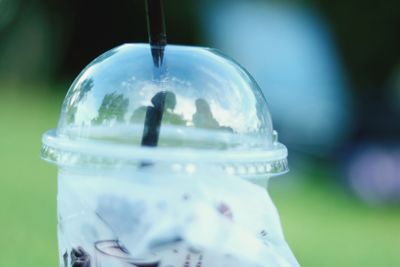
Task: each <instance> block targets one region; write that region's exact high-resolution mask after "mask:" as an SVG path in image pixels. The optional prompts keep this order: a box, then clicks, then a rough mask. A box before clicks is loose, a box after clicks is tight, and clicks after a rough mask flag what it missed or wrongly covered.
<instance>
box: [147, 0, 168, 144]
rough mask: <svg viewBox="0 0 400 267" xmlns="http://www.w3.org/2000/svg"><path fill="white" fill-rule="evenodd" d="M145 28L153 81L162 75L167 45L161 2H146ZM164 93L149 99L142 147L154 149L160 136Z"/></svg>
mask: <svg viewBox="0 0 400 267" xmlns="http://www.w3.org/2000/svg"><path fill="white" fill-rule="evenodd" d="M146 13H147V28H148V33H149V43H150V48H151V54H152V57H153V62H154V68H155V71H154V73H155V76H156V77H154V78H155V80H156V81H160V80H161V77H162V75H163V73H162V72H163V66H162V64H163V60H164V49H165V46H166V45H167V34H166V32H165V18H164V9H163V0H146ZM165 96H166V92H163V91H161V92H159V93H157V94H156V95H155V96H153V98H152V99H151V103H152V104H153V106H149V107H147V111H146V118H145V122H144V130H143V137H142V146H149V147H156V146H157V145H158V139H159V136H160V127H161V121H162V117H163V113H164V104H165Z"/></svg>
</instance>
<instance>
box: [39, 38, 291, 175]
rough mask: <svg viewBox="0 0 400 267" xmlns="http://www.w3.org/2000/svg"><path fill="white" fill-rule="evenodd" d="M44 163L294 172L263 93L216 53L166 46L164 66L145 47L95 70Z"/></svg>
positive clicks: (90, 69)
mask: <svg viewBox="0 0 400 267" xmlns="http://www.w3.org/2000/svg"><path fill="white" fill-rule="evenodd" d="M42 157H43V158H44V159H45V160H48V161H50V162H54V163H57V164H58V165H61V166H66V165H67V166H77V165H82V166H86V165H109V166H121V165H125V164H134V165H140V164H141V163H143V162H159V161H160V162H171V163H181V162H186V163H190V162H192V163H201V162H204V163H216V164H221V165H223V166H225V168H226V169H227V170H228V171H229V172H238V173H241V174H243V175H245V174H249V175H257V174H259V175H265V174H269V175H274V174H279V173H282V172H285V171H286V170H287V164H286V157H287V150H286V148H285V146H283V145H282V144H280V143H278V142H277V136H276V133H275V132H274V131H273V127H272V121H271V117H270V113H269V111H268V107H267V103H266V100H265V98H264V96H263V95H262V93H261V91H260V89H259V87H258V85H257V84H256V82H255V81H254V80H253V79H252V78H251V76H250V75H249V74H248V73H247V72H246V71H245V70H244V69H243V68H242V67H240V66H239V65H238V64H237V63H235V62H234V61H232V60H231V59H229V58H227V57H225V56H223V55H221V54H220V53H219V52H217V51H216V50H213V49H207V48H199V47H186V46H167V47H166V49H165V54H164V63H163V65H162V67H160V68H157V67H155V66H154V64H153V59H152V56H151V49H150V47H149V45H145V44H126V45H122V46H120V47H117V48H115V49H112V50H110V51H108V52H106V53H105V54H103V55H101V56H100V57H98V58H97V59H95V60H94V61H93V62H92V63H90V64H89V66H87V67H86V68H85V69H84V70H83V71H82V73H81V74H80V75H79V76H78V77H77V79H76V80H75V81H74V83H73V84H72V86H71V88H70V89H69V92H68V94H67V96H66V98H65V100H64V104H63V107H62V111H61V117H60V120H59V124H58V128H57V129H56V130H51V131H49V132H47V133H46V134H45V135H44V137H43V148H42Z"/></svg>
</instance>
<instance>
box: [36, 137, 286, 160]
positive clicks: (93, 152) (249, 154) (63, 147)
mask: <svg viewBox="0 0 400 267" xmlns="http://www.w3.org/2000/svg"><path fill="white" fill-rule="evenodd" d="M42 142H43V148H52V149H55V150H57V151H60V152H62V151H65V152H69V153H76V154H82V155H88V156H97V157H105V158H110V159H115V160H137V161H146V160H148V161H154V162H183V163H188V162H195V163H232V164H235V163H246V162H247V163H256V162H272V161H279V160H284V159H286V158H287V155H288V152H287V149H286V147H285V146H284V145H282V144H280V143H276V144H274V145H273V147H271V148H270V149H260V150H255V149H248V150H216V149H194V148H165V147H156V148H152V147H141V146H135V145H125V144H111V143H105V142H99V141H90V140H85V141H80V140H72V139H69V138H66V137H62V136H58V135H57V134H56V130H50V131H47V132H46V133H45V134H44V135H43V138H42ZM42 158H43V159H44V160H49V159H48V158H47V157H46V156H45V155H43V153H42ZM49 161H50V162H52V160H49ZM54 163H57V162H54Z"/></svg>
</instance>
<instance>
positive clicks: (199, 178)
mask: <svg viewBox="0 0 400 267" xmlns="http://www.w3.org/2000/svg"><path fill="white" fill-rule="evenodd" d="M163 68H165V69H164V71H163V75H162V77H161V78H160V76H159V75H158V73H156V72H155V69H154V65H153V61H152V56H151V52H150V48H149V45H141V44H126V45H122V46H120V47H117V48H115V49H112V50H110V51H108V52H106V53H105V54H103V55H101V56H100V57H98V58H97V59H95V60H94V61H93V62H92V63H90V64H89V65H88V66H87V67H86V68H85V69H84V70H83V71H82V73H81V74H80V75H79V76H78V77H77V79H76V80H75V81H74V83H73V84H72V86H71V88H70V89H69V91H68V94H67V96H66V98H65V100H64V104H63V106H62V110H61V116H60V120H59V124H58V127H57V129H56V130H50V131H48V132H47V133H45V134H44V136H43V147H42V157H43V159H45V160H46V161H49V162H51V163H54V164H56V165H57V166H58V169H59V174H58V218H59V220H58V224H59V227H58V229H59V234H58V239H59V255H60V266H63V267H71V266H72V267H79V266H84V267H87V266H92V267H93V266H96V267H98V266H101V267H117V266H121V267H122V266H138V267H141V266H160V267H161V266H164V267H167V266H188V267H189V266H196V267H200V266H205V267H214V266H215V267H216V266H231V267H232V266H241V267H243V266H249V267H250V266H264V265H263V264H262V262H264V261H265V260H267V262H269V263H268V264H275V265H271V266H297V262H296V260H295V259H294V257H293V255H292V254H291V252H290V249H289V248H288V246H287V244H286V242H285V241H284V238H283V234H282V231H281V228H280V222H279V217H278V215H277V212H276V209H275V207H274V206H273V204H272V202H271V201H270V198H269V196H268V194H267V192H266V191H265V186H266V184H267V181H268V178H269V177H272V176H276V175H279V174H283V173H285V172H287V170H288V168H287V160H286V158H287V150H286V148H285V146H284V145H282V144H280V143H279V142H278V140H277V134H276V132H274V131H273V126H272V121H271V117H270V114H269V111H268V108H267V103H266V100H265V98H264V97H263V95H262V93H261V91H260V89H259V88H258V86H257V84H256V82H255V81H254V80H253V79H252V78H251V76H250V75H249V74H248V73H247V72H246V71H245V70H244V69H243V68H242V67H240V66H239V65H238V64H237V63H235V62H234V61H232V60H231V59H229V58H227V57H226V56H223V55H222V54H221V53H219V52H218V51H216V50H212V49H207V48H198V47H185V46H167V47H166V50H165V55H164V65H163ZM155 77H157V78H155ZM160 93H162V94H163V95H164V97H165V103H164V105H163V110H162V119H161V127H160V128H159V129H157V131H158V140H157V146H154V147H144V146H142V141H143V137H144V136H146V135H148V134H149V132H148V131H150V130H151V131H152V130H154V129H150V130H149V127H148V123H149V120H150V119H149V114H151V112H152V110H153V109H154V108H155V105H156V104H155V102H154V101H155V98H156V97H157V95H159V94H160ZM150 122H151V120H150ZM255 184H256V185H255ZM285 264H286V265H285ZM265 266H267V265H265ZM268 266H270V265H268Z"/></svg>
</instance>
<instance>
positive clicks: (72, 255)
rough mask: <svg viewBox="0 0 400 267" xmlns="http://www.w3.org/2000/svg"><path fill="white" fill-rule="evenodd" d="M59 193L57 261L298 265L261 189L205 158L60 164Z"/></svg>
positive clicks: (199, 266)
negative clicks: (118, 165) (129, 165)
mask: <svg viewBox="0 0 400 267" xmlns="http://www.w3.org/2000/svg"><path fill="white" fill-rule="evenodd" d="M156 166H157V167H156ZM58 197H59V200H60V201H59V202H58V212H59V248H60V261H61V266H65V267H70V266H72V267H79V266H84V267H89V266H96V267H97V266H99V267H100V266H102V267H117V266H154V267H157V266H159V267H181V266H188V267H226V266H231V267H234V266H235V267H269V266H274V267H295V266H299V265H298V263H297V261H296V259H295V258H294V256H293V254H292V252H291V250H290V248H289V247H288V245H287V244H286V241H285V239H284V236H283V233H282V229H281V226H280V220H279V216H278V213H277V211H276V208H275V206H274V204H273V203H272V200H271V199H270V197H269V195H268V193H267V192H266V191H265V188H262V187H259V186H257V185H255V184H252V183H250V182H249V181H247V180H244V179H241V178H240V177H238V176H233V175H228V174H226V172H223V171H222V170H221V169H220V168H217V167H210V166H209V165H208V164H206V165H201V164H200V165H199V164H198V165H187V166H182V168H177V166H167V165H164V166H160V165H157V164H156V165H155V166H152V167H151V168H142V169H139V170H138V169H136V170H129V169H125V170H123V169H121V170H119V171H115V170H114V171H104V170H103V171H101V170H97V171H93V170H73V169H64V170H62V171H61V172H60V175H59V196H58ZM65 255H66V256H65ZM76 255H78V257H77V256H76ZM64 256H65V257H64ZM64 260H65V262H64V263H63V261H64ZM79 262H83V263H84V264H87V265H84V264H82V265H79ZM63 264H64V265H63Z"/></svg>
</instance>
